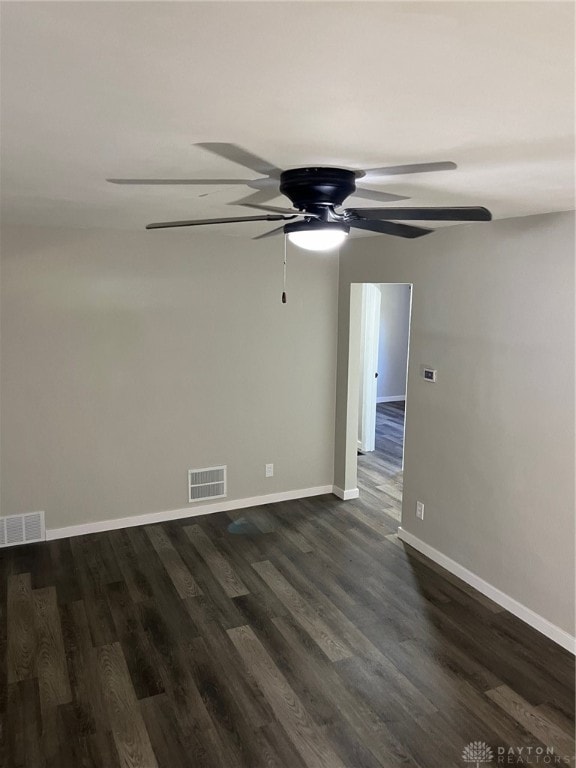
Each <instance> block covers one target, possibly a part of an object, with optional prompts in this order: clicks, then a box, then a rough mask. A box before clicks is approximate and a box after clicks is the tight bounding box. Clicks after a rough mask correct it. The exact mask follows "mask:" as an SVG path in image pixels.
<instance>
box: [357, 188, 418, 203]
mask: <svg viewBox="0 0 576 768" xmlns="http://www.w3.org/2000/svg"><path fill="white" fill-rule="evenodd" d="M352 195H353V197H361V198H362V199H363V200H374V201H375V202H377V203H394V202H396V201H397V200H410V198H409V197H407V196H406V195H392V194H391V193H390V192H380V191H379V190H377V189H366V187H356V191H355V192H353V193H352Z"/></svg>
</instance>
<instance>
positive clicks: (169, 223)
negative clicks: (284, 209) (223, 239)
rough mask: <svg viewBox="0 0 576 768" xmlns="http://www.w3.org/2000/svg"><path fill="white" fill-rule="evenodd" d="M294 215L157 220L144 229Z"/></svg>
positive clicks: (290, 217) (281, 218)
mask: <svg viewBox="0 0 576 768" xmlns="http://www.w3.org/2000/svg"><path fill="white" fill-rule="evenodd" d="M293 218H294V216H272V215H269V216H234V217H232V218H225V219H192V220H191V221H158V222H155V223H153V224H147V225H146V229H167V228H168V227H199V226H202V225H204V224H232V223H234V222H236V221H284V220H286V219H293Z"/></svg>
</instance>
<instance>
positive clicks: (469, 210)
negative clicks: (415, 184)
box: [348, 205, 492, 221]
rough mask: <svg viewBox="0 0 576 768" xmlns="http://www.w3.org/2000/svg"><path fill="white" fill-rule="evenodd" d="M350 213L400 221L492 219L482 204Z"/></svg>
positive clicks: (383, 209) (354, 211)
mask: <svg viewBox="0 0 576 768" xmlns="http://www.w3.org/2000/svg"><path fill="white" fill-rule="evenodd" d="M348 210H349V212H350V213H352V214H356V215H358V216H363V217H365V218H367V219H394V220H399V221H491V220H492V214H491V213H490V211H489V210H488V208H484V207H482V206H472V205H469V206H463V207H459V208H458V207H456V208H349V209H348Z"/></svg>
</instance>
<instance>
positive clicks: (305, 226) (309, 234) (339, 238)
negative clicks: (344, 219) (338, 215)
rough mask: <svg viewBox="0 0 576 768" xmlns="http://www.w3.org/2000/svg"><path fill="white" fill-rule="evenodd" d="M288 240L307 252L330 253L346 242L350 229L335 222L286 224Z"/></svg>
mask: <svg viewBox="0 0 576 768" xmlns="http://www.w3.org/2000/svg"><path fill="white" fill-rule="evenodd" d="M284 231H285V232H286V234H287V235H288V240H290V242H291V243H293V244H294V245H296V246H298V248H304V249H305V250H307V251H332V250H334V248H338V246H339V245H342V243H343V242H344V240H346V238H347V236H348V233H349V232H350V227H348V226H346V225H345V224H339V223H337V222H320V221H311V222H299V223H297V224H287V225H286V227H285V228H284Z"/></svg>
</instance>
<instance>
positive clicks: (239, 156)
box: [195, 141, 282, 179]
mask: <svg viewBox="0 0 576 768" xmlns="http://www.w3.org/2000/svg"><path fill="white" fill-rule="evenodd" d="M195 146H197V147H202V149H205V150H206V151H207V152H212V154H214V155H218V157H223V158H225V159H226V160H230V161H231V162H233V163H238V165H243V166H244V167H245V168H250V170H251V171H254V172H255V173H259V174H261V175H262V176H271V177H272V178H273V179H279V178H280V174H281V173H282V171H281V169H280V168H277V167H276V166H275V165H272V163H269V162H268V161H267V160H263V159H262V158H261V157H258V155H254V154H252V152H248V151H247V150H245V149H243V148H242V147H238V146H237V145H236V144H227V143H225V142H221V141H202V142H200V143H199V144H196V145H195Z"/></svg>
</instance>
